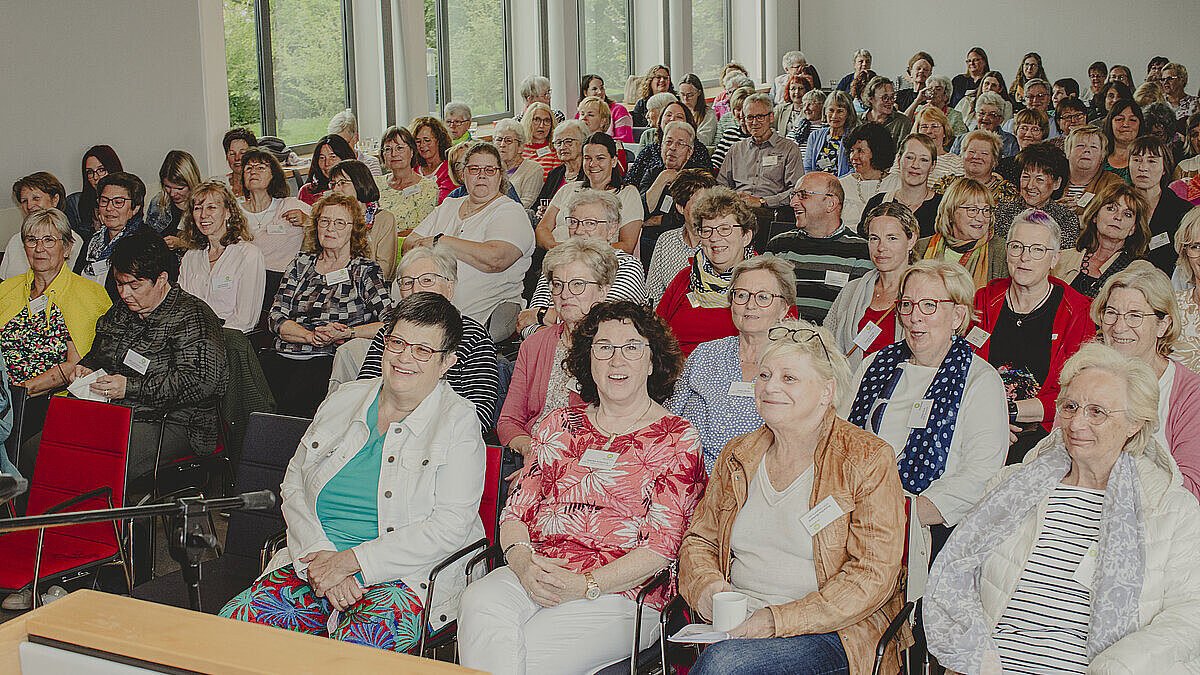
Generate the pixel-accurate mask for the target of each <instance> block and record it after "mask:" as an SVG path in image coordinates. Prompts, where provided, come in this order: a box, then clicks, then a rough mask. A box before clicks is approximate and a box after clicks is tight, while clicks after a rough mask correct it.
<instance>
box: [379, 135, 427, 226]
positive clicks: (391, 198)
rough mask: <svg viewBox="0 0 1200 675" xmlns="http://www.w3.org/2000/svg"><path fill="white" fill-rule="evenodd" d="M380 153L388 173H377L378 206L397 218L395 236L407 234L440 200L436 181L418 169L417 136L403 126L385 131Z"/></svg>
mask: <svg viewBox="0 0 1200 675" xmlns="http://www.w3.org/2000/svg"><path fill="white" fill-rule="evenodd" d="M379 147H380V151H379V152H380V157H381V158H382V159H383V165H384V168H385V169H387V171H388V173H387V174H385V175H383V176H376V177H375V185H376V186H377V187H378V188H379V207H380V208H381V209H384V210H385V211H387V212H388V213H390V214H392V216H393V217H394V218H395V219H396V236H398V237H407V236H408V235H409V234H410V233H411V232H412V231H413V229H414V228H416V226H417V225H420V224H421V221H422V220H424V218H425V216H427V215H429V212H430V211H432V210H433V208H434V207H435V206H437V204H438V198H437V197H438V188H437V182H436V181H434V180H433V179H432V178H427V177H425V176H422V175H421V173H420V171H418V169H419V167H420V166H421V165H420V155H419V154H418V153H417V139H416V138H414V137H413V135H412V132H410V131H409V130H408V129H405V128H404V127H397V126H391V127H388V130H387V131H385V132H383V141H382V143H380V146H379Z"/></svg>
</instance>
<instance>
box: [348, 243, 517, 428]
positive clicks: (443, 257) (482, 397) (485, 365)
mask: <svg viewBox="0 0 1200 675" xmlns="http://www.w3.org/2000/svg"><path fill="white" fill-rule="evenodd" d="M457 284H458V262H457V261H456V260H455V259H454V256H453V255H451V254H450V253H448V252H447V251H446V250H444V249H443V248H442V247H441V246H432V247H430V246H422V247H421V248H414V249H413V250H411V251H409V252H408V253H406V254H405V255H404V257H403V258H401V259H400V264H399V266H398V267H397V268H396V281H395V282H394V283H393V284H392V298H393V299H398V300H403V299H404V298H407V297H409V296H410V295H412V294H414V293H437V294H438V295H441V296H443V297H445V298H446V299H447V300H454V287H455V285H457ZM462 324H463V331H462V339H461V340H460V341H459V343H458V352H457V354H458V360H456V361H455V362H454V365H452V366H450V370H448V371H446V381H447V382H449V383H450V388H451V389H453V390H454V392H455V393H457V394H458V395H459V396H462V397H463V398H465V399H467V400H468V401H470V402H471V403H472V404H473V405H474V406H475V412H476V414H477V416H478V417H479V427H480V429H481V430H483V431H486V430H489V429H491V428H492V424H493V421H494V420H495V417H496V395H497V389H498V387H499V386H500V383H499V375H498V374H497V371H496V345H495V344H494V343H493V342H492V338H491V336H489V335H488V333H487V329H485V328H484V327H483V325H482V324H480V323H479V322H478V321H476V320H475V319H472V318H471V317H469V316H465V315H464V316H463V317H462ZM389 334H390V333H389V331H388V329H387V327H386V326H385V327H383V328H381V329H379V332H378V333H376V334H375V338H374V339H373V340H371V344H370V345H369V346H368V347H367V351H366V356H365V357H364V358H363V361H362V363H361V365H360V366H359V369H358V373H357V379H359V380H364V379H367V378H372V377H382V375H383V366H382V358H383V353H384V350H385V348H386V344H387V337H388V335H389ZM341 351H342V348H339V349H338V355H339V356H340V355H341ZM351 377H355V376H354V375H353V374H351ZM348 379H349V378H348Z"/></svg>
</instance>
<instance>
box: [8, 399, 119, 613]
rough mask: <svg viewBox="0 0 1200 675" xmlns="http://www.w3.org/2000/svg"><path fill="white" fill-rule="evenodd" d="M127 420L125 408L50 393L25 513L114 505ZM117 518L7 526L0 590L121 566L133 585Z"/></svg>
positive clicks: (32, 587) (35, 595)
mask: <svg viewBox="0 0 1200 675" xmlns="http://www.w3.org/2000/svg"><path fill="white" fill-rule="evenodd" d="M132 424H133V410H132V409H131V408H128V407H125V406H121V405H114V404H111V403H100V402H97V401H86V400H82V399H71V398H65V397H54V398H53V399H52V400H51V401H50V403H49V411H48V412H47V415H46V424H45V428H44V429H43V431H42V439H41V444H40V445H39V446H38V461H37V465H36V467H35V469H34V472H33V480H32V481H31V487H30V491H29V509H28V515H39V514H50V513H63V512H72V511H88V510H92V509H102V508H117V507H120V506H122V505H123V501H124V497H125V462H126V456H127V454H128V452H129V434H130V429H131V427H132ZM123 529H124V528H123V526H122V524H121V523H118V522H113V523H93V524H86V525H71V526H66V527H56V528H51V529H49V531H47V530H46V529H41V530H37V531H28V532H13V533H9V534H5V535H2V536H0V560H4V561H5V564H4V565H0V591H4V592H10V593H11V592H17V591H20V590H23V589H25V588H26V587H28V588H30V590H31V591H32V593H33V606H34V607H37V605H38V603H39V600H40V597H39V594H38V592H37V585H38V582H41V581H46V580H53V579H57V580H59V583H63V582H65V581H67V580H70V579H77V578H79V577H81V576H84V575H85V574H87V573H88V572H89V571H91V570H94V569H96V568H99V567H102V566H105V565H115V564H120V565H121V566H122V567H123V569H124V572H125V582H126V585H127V586H128V587H129V589H130V590H131V591H132V587H133V580H132V574H133V571H132V568H131V567H130V562H129V556H128V554H127V552H126V550H125V547H124V544H123V542H124V537H123V536H122V534H123Z"/></svg>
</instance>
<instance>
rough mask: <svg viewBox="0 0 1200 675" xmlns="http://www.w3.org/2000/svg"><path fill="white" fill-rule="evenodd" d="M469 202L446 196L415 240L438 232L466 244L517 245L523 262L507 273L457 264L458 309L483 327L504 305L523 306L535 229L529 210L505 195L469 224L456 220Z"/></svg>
mask: <svg viewBox="0 0 1200 675" xmlns="http://www.w3.org/2000/svg"><path fill="white" fill-rule="evenodd" d="M467 199H470V197H447V198H446V199H445V200H444V201H443V202H442V203H441V204H440V205H439V206H438V207H437V208H436V209H434V210H433V212H431V213H430V214H429V215H428V216H425V220H422V221H421V224H420V225H418V226H417V228H416V229H415V230H413V235H414V236H419V237H428V236H431V235H435V234H438V233H441V234H444V235H446V236H447V237H456V238H459V239H466V240H467V241H478V242H485V241H504V242H508V243H509V244H512V245H513V246H516V247H517V248H518V249H519V250H520V251H521V257H520V258H518V259H517V261H516V262H514V263H513V264H511V265H509V266H508V269H506V270H504V271H503V272H484V271H482V270H479V269H477V268H475V267H473V266H472V265H470V264H469V263H466V262H463V261H462V260H459V261H458V283H457V284H456V285H455V288H454V306H455V307H458V310H459V311H460V312H462V313H463V314H466V315H467V316H470V317H471V318H472V319H475V320H476V321H478V322H479V323H481V324H483V325H485V326H486V325H487V320H488V317H490V316H491V315H492V312H493V311H494V310H495V309H496V306H497V305H499V304H500V303H502V302H510V301H511V302H517V303H520V302H521V291H522V290H524V285H525V271H526V270H528V269H529V263H530V256H531V255H532V254H533V245H534V242H533V228H532V227H531V226H530V224H529V216H527V215H525V209H522V208H521V205H520V204H518V203H516V202H515V201H513V200H511V199H507V198H505V197H504V196H503V195H501V197H500V198H499V199H493V200H492V203H490V204H488V205H487V207H485V208H484V209H483V210H482V211H480V212H479V213H476V214H474V215H472V216H470V217H469V218H467V219H466V220H462V219H460V218H459V217H458V208H459V207H460V206H461V205H462V203H463V202H464V201H466V200H467Z"/></svg>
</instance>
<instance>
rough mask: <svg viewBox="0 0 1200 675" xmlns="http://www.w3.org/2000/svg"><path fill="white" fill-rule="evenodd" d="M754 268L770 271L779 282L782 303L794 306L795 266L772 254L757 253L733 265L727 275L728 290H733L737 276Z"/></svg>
mask: <svg viewBox="0 0 1200 675" xmlns="http://www.w3.org/2000/svg"><path fill="white" fill-rule="evenodd" d="M754 270H763V271H764V272H770V273H771V274H772V275H773V276H774V277H775V282H776V283H777V284H779V294H780V295H782V296H783V302H784V304H785V305H787V306H788V307H795V306H796V267H795V266H794V265H792V263H790V262H788V261H786V260H784V259H783V258H777V257H775V256H773V255H757V256H754V257H753V258H746V259H745V260H743V261H742V262H740V263H738V264H736V265H734V266H733V273H732V276H730V277H729V290H730V291H731V292H732V291H733V287H734V285H735V284H736V283H737V280H738V277H740V276H742V275H743V274H745V273H746V272H753V271H754Z"/></svg>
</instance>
